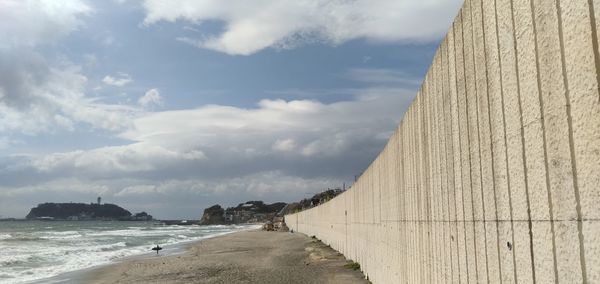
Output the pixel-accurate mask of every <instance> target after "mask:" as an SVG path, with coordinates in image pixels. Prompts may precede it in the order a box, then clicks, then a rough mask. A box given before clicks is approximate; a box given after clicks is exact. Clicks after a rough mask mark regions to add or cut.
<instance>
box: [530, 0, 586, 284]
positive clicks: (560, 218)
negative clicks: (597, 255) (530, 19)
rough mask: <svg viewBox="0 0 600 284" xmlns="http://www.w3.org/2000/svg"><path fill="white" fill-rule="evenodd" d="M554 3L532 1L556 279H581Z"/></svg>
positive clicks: (572, 180)
mask: <svg viewBox="0 0 600 284" xmlns="http://www.w3.org/2000/svg"><path fill="white" fill-rule="evenodd" d="M553 2H554V1H553ZM553 4H554V3H552V5H551V4H550V3H548V1H541V0H533V11H534V16H535V19H534V20H535V26H536V35H537V46H538V66H539V68H538V69H539V80H540V89H541V90H540V92H541V94H542V96H541V102H542V116H543V119H544V125H545V127H546V129H545V138H546V143H547V165H548V177H549V184H550V195H551V199H552V202H551V205H550V207H551V209H552V212H553V216H554V218H555V220H556V221H555V222H554V237H555V244H556V266H557V270H558V273H557V275H558V277H559V279H558V281H559V282H581V281H582V280H583V278H582V271H581V258H580V253H579V251H580V248H579V241H578V240H579V237H578V231H577V224H576V223H575V222H572V221H568V220H576V219H577V211H576V201H575V188H574V179H573V174H574V173H573V168H572V160H571V151H570V145H569V125H568V115H567V109H566V105H567V100H566V97H565V93H566V86H565V78H564V76H563V70H562V56H561V49H560V45H561V44H560V38H559V24H558V11H557V8H556V5H553Z"/></svg>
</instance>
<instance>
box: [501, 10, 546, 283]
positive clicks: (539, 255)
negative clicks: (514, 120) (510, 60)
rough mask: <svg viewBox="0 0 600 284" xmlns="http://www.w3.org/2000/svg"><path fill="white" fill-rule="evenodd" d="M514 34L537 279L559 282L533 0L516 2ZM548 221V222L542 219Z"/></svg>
mask: <svg viewBox="0 0 600 284" xmlns="http://www.w3.org/2000/svg"><path fill="white" fill-rule="evenodd" d="M512 10H513V19H514V34H515V41H516V55H517V63H518V65H517V66H518V78H519V82H518V83H519V86H520V87H519V88H520V108H521V110H522V124H523V137H522V139H523V141H524V151H525V157H526V173H527V176H526V178H527V183H528V187H527V188H528V194H529V201H530V205H529V208H530V210H531V211H530V212H531V216H530V218H531V220H533V222H532V223H531V226H532V228H531V230H532V245H533V255H534V261H535V262H534V264H535V271H534V272H535V275H536V281H538V282H540V283H551V282H555V281H556V279H555V277H554V276H555V271H554V254H553V239H552V231H553V228H552V224H551V222H547V220H550V219H551V215H550V207H549V198H548V183H547V181H548V179H547V173H546V163H545V162H546V157H545V149H546V144H545V141H544V137H543V135H544V133H543V129H544V126H543V121H542V119H541V105H540V100H539V88H538V83H539V82H538V78H537V77H538V76H537V75H538V74H537V68H536V58H537V54H536V45H535V34H534V32H535V31H534V23H533V14H532V11H531V3H530V2H529V1H514V2H513V9H512ZM539 221H544V222H539Z"/></svg>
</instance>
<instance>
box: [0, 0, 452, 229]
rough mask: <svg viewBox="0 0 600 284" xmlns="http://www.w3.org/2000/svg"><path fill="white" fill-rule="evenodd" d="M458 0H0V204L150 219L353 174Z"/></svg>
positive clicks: (411, 90) (4, 211)
mask: <svg viewBox="0 0 600 284" xmlns="http://www.w3.org/2000/svg"><path fill="white" fill-rule="evenodd" d="M461 3H462V1H459V0H451V1H449V0H294V1H281V0H252V1H248V0H227V1H224V0H180V1H160V0H146V1H134V0H129V1H127V0H113V1H90V0H88V1H85V0H61V1H54V0H0V215H1V216H2V217H23V216H25V215H26V214H27V213H28V211H29V209H30V208H31V207H33V206H35V205H36V204H38V203H41V202H46V201H50V202H70V201H72V202H91V201H93V200H95V199H96V197H98V196H102V198H103V200H104V201H106V202H110V203H116V204H119V205H121V206H123V207H125V208H127V209H129V210H131V211H136V212H138V211H142V210H144V211H147V212H149V213H150V214H153V215H155V216H156V217H159V218H198V217H199V216H200V215H201V213H202V210H203V208H205V207H207V206H209V205H212V204H215V203H220V204H223V205H226V206H229V205H234V204H237V203H240V202H244V201H246V200H265V201H267V202H275V201H285V202H289V201H295V200H299V199H301V198H304V197H308V196H310V195H312V194H314V193H316V192H319V191H321V190H323V189H327V188H333V187H341V186H342V183H343V182H346V183H347V184H349V183H351V182H352V181H353V179H354V175H356V174H359V173H361V172H362V171H363V170H364V169H365V168H366V167H367V166H368V165H369V163H370V162H371V161H372V159H373V158H375V157H376V155H377V154H378V152H379V151H380V150H381V149H382V147H383V146H384V144H385V142H386V140H387V138H388V137H389V136H390V134H391V133H392V132H393V131H394V129H395V127H396V124H397V123H398V122H399V121H400V118H401V117H402V114H403V112H404V111H405V109H406V108H407V106H408V105H409V103H410V102H411V101H412V99H413V97H414V95H415V93H416V90H417V89H418V88H419V86H420V83H421V80H422V77H423V75H424V74H425V72H426V71H427V68H428V66H429V64H430V62H431V59H432V57H433V54H434V52H435V49H436V48H437V45H438V44H439V41H440V40H441V39H442V37H443V35H444V34H445V32H446V31H447V29H448V27H449V25H450V23H451V21H452V19H453V18H454V16H455V14H456V13H457V11H458V8H459V6H460V4H461Z"/></svg>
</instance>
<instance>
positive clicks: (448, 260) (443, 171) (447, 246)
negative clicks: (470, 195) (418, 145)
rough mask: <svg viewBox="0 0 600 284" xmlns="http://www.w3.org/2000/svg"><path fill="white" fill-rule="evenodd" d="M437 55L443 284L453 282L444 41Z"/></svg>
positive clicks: (445, 49) (446, 59) (437, 113)
mask: <svg viewBox="0 0 600 284" xmlns="http://www.w3.org/2000/svg"><path fill="white" fill-rule="evenodd" d="M438 54H439V65H438V66H437V67H438V77H437V83H438V91H437V92H436V105H435V116H436V118H437V130H438V131H437V139H438V155H439V156H438V159H439V164H438V166H439V174H440V190H441V196H440V202H441V212H440V214H441V222H442V226H443V227H442V231H443V233H442V235H441V238H440V242H441V245H442V246H443V247H444V268H443V278H444V283H449V282H452V281H453V278H452V254H453V245H452V241H451V240H450V236H451V232H450V222H451V219H450V213H449V212H450V202H449V196H448V188H449V187H448V175H447V171H448V168H447V159H446V157H447V152H446V130H445V120H446V113H445V111H444V96H445V94H446V92H447V88H448V85H447V82H446V78H447V75H446V72H447V70H448V66H447V63H448V57H447V56H448V55H447V41H446V40H444V41H443V42H442V43H441V44H440V48H439V51H438Z"/></svg>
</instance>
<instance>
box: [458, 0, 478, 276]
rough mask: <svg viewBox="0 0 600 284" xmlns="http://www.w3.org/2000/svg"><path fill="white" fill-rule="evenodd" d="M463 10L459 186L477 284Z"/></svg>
mask: <svg viewBox="0 0 600 284" xmlns="http://www.w3.org/2000/svg"><path fill="white" fill-rule="evenodd" d="M465 7H466V6H463V10H462V11H461V15H460V16H459V17H458V18H457V20H456V22H455V26H454V27H455V29H454V36H455V37H454V41H455V45H456V52H455V54H456V87H457V102H458V103H457V106H458V128H457V129H458V133H459V134H460V137H459V138H460V140H459V145H460V147H459V149H460V161H461V177H460V180H461V183H462V201H463V210H464V212H463V218H464V221H465V222H464V223H463V224H464V229H465V244H466V250H467V265H468V267H467V271H468V276H469V278H468V279H469V282H472V283H475V282H477V276H478V273H477V272H478V271H477V267H478V264H477V247H476V243H475V227H474V222H473V221H474V220H473V200H472V183H471V164H470V149H469V148H470V142H469V123H468V112H467V90H466V87H467V83H466V80H467V78H466V77H465V56H464V44H463V39H464V35H463V26H462V23H463V21H464V14H465Z"/></svg>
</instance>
